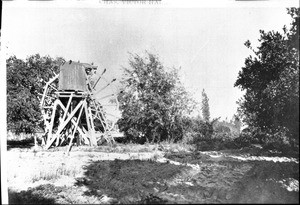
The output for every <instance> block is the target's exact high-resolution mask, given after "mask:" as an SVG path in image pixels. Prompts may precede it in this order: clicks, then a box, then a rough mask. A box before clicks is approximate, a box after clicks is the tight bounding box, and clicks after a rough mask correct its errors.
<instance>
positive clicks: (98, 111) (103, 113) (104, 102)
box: [90, 69, 120, 143]
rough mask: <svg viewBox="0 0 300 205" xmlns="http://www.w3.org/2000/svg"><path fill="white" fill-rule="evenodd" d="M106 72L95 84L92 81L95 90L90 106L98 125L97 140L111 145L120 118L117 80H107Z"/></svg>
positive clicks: (96, 127) (92, 92)
mask: <svg viewBox="0 0 300 205" xmlns="http://www.w3.org/2000/svg"><path fill="white" fill-rule="evenodd" d="M105 72H106V69H104V71H103V72H102V74H101V75H100V76H99V77H98V79H97V81H95V83H94V81H91V84H93V87H92V88H93V89H91V91H90V106H91V108H92V116H93V119H94V123H95V125H96V126H95V129H96V133H97V137H98V139H97V140H98V141H100V140H101V139H105V140H106V141H107V142H109V143H114V138H113V135H114V134H115V133H116V131H117V126H116V123H117V121H118V119H119V118H120V111H119V102H118V99H117V97H118V96H117V93H118V88H117V87H116V86H115V85H114V83H115V81H116V79H112V80H107V78H106V77H104V74H105Z"/></svg>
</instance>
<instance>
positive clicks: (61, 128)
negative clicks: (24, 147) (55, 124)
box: [46, 101, 84, 149]
mask: <svg viewBox="0 0 300 205" xmlns="http://www.w3.org/2000/svg"><path fill="white" fill-rule="evenodd" d="M83 102H84V101H81V102H80V103H78V105H77V106H76V108H75V109H74V110H73V111H72V112H71V113H70V115H69V116H68V118H67V119H66V120H65V121H64V122H63V123H62V125H61V126H60V127H59V128H58V130H57V132H56V134H60V132H61V131H62V130H63V129H64V128H65V126H66V125H67V124H68V123H69V122H70V120H71V119H72V118H73V116H74V115H75V113H76V112H77V111H78V109H79V108H80V107H82V105H83ZM54 140H55V138H52V139H51V140H50V141H49V142H48V143H47V146H46V149H49V147H50V146H51V145H52V143H53V142H54Z"/></svg>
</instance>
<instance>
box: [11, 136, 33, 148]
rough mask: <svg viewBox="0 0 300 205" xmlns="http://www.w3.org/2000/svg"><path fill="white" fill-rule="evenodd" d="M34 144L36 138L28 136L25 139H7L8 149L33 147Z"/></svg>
mask: <svg viewBox="0 0 300 205" xmlns="http://www.w3.org/2000/svg"><path fill="white" fill-rule="evenodd" d="M33 146H34V139H33V138H27V139H24V140H7V150H10V149H13V148H31V147H33Z"/></svg>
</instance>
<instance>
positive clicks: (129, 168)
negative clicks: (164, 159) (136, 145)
mask: <svg viewBox="0 0 300 205" xmlns="http://www.w3.org/2000/svg"><path fill="white" fill-rule="evenodd" d="M184 169H186V167H184V166H177V165H173V164H169V163H165V164H162V163H158V162H155V161H152V160H147V161H141V160H114V161H95V162H92V163H91V164H90V165H89V166H87V167H85V177H84V178H80V179H77V184H76V185H78V186H86V187H88V191H86V192H85V194H86V195H89V196H90V195H94V196H96V197H101V196H103V195H107V196H109V197H112V198H113V199H114V200H115V201H114V202H113V203H122V204H124V203H126V204H128V203H129V204H151V203H156V204H165V203H172V202H168V201H167V200H165V199H162V198H160V197H159V196H158V195H157V193H159V192H162V191H164V190H166V189H167V188H168V187H167V185H166V183H165V182H166V180H168V179H170V178H172V177H174V176H175V175H176V174H178V173H180V172H181V170H184Z"/></svg>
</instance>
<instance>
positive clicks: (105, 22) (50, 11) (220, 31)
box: [1, 1, 294, 119]
mask: <svg viewBox="0 0 300 205" xmlns="http://www.w3.org/2000/svg"><path fill="white" fill-rule="evenodd" d="M230 2H231V4H230V5H229V6H228V5H227V6H226V5H225V6H211V5H210V6H206V7H201V6H199V7H194V8H186V7H179V6H176V7H172V6H170V7H168V6H159V5H158V6H149V7H147V6H143V7H134V6H125V7H122V8H120V7H117V6H116V7H111V6H110V7H108V6H102V7H101V6H96V7H94V6H85V7H84V8H83V7H78V6H77V7H76V6H74V7H72V6H63V7H61V6H53V5H50V4H51V3H49V2H48V3H47V4H43V5H41V4H39V3H38V2H37V3H35V6H30V7H28V6H24V5H22V4H21V5H19V4H18V5H17V6H16V5H13V3H12V2H4V3H3V11H2V28H3V29H2V31H1V34H2V39H1V44H2V45H1V46H2V48H3V51H5V56H6V58H7V57H8V56H10V55H16V56H17V58H21V59H26V57H27V56H30V55H33V54H36V53H39V54H40V55H42V56H44V55H50V56H51V57H53V58H54V57H59V56H61V57H64V58H65V59H66V60H74V61H78V60H79V61H80V62H85V63H91V62H93V63H94V64H95V65H97V66H98V70H100V71H102V70H103V69H104V68H106V69H107V72H106V78H107V79H112V78H117V79H120V78H121V75H122V67H128V58H129V56H130V54H129V53H133V54H135V53H136V54H138V55H140V56H144V55H145V51H148V52H150V53H153V54H156V55H158V56H159V59H160V60H161V62H162V63H163V65H164V66H165V67H176V68H180V76H181V80H182V82H183V84H184V86H185V87H186V89H187V90H188V91H190V92H191V95H192V96H193V97H194V99H195V100H196V101H198V102H201V92H202V90H203V89H205V92H206V94H207V96H208V98H209V105H210V113H211V118H215V117H221V119H225V118H228V119H231V118H232V116H233V114H235V113H236V111H237V107H238V105H237V104H236V101H237V100H238V99H239V98H241V97H242V95H243V92H242V91H241V90H240V89H239V88H236V87H234V83H235V81H236V79H237V77H238V72H239V71H240V70H241V68H242V67H243V65H244V61H245V58H246V57H248V56H249V55H250V54H252V53H251V50H249V49H247V48H246V47H245V46H244V43H245V41H246V40H250V41H251V42H252V43H253V44H254V45H255V46H258V41H257V39H258V38H259V30H260V29H262V30H265V31H271V30H275V31H280V32H281V31H282V28H283V26H284V25H289V24H290V22H291V19H290V16H289V15H288V14H287V12H286V8H285V6H284V5H283V6H273V5H272V1H271V2H270V4H268V3H265V6H260V5H259V4H250V3H249V2H248V3H247V2H246V4H247V6H244V5H242V4H241V3H239V6H236V5H235V4H234V2H233V1H230ZM293 2H294V1H293ZM40 3H42V2H40ZM12 5H13V6H12ZM249 5H250V6H249ZM99 73H101V72H99ZM199 111H200V109H198V110H195V113H197V112H199Z"/></svg>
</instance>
